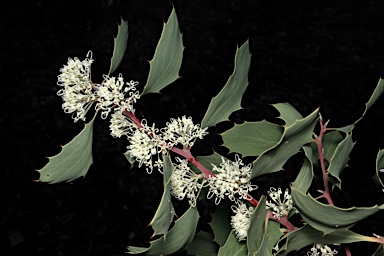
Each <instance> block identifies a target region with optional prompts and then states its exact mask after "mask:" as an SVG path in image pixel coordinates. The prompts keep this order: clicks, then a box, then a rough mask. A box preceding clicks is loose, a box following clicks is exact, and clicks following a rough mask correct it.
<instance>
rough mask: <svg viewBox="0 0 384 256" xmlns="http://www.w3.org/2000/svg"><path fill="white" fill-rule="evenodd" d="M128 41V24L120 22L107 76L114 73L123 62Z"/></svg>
mask: <svg viewBox="0 0 384 256" xmlns="http://www.w3.org/2000/svg"><path fill="white" fill-rule="evenodd" d="M127 41H128V23H127V22H126V21H124V20H121V24H120V25H119V26H118V32H117V36H116V38H115V40H114V43H115V44H114V48H113V55H112V58H111V65H110V67H109V72H108V75H110V74H111V73H112V72H114V71H115V70H116V69H117V68H118V66H119V65H120V63H121V61H122V60H123V57H124V54H125V50H126V48H127Z"/></svg>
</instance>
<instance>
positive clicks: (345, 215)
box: [291, 187, 384, 234]
mask: <svg viewBox="0 0 384 256" xmlns="http://www.w3.org/2000/svg"><path fill="white" fill-rule="evenodd" d="M291 193H292V201H293V205H294V206H295V207H296V208H297V209H298V210H299V213H300V215H301V217H302V218H303V219H304V221H305V222H306V223H307V224H309V225H311V226H313V227H314V228H318V229H319V231H322V232H323V233H324V234H329V233H332V232H335V231H339V230H346V229H348V228H350V227H351V226H352V225H354V224H355V223H356V222H358V221H360V220H362V219H364V218H366V217H368V216H370V215H372V214H374V213H376V212H378V211H380V210H382V209H383V207H384V206H377V205H376V206H373V207H351V208H347V209H343V208H339V207H336V206H333V205H327V204H323V203H320V202H318V201H316V200H315V199H314V198H313V197H312V196H310V195H306V194H304V193H303V192H301V191H299V190H297V189H296V188H294V187H292V188H291Z"/></svg>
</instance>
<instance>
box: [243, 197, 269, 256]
mask: <svg viewBox="0 0 384 256" xmlns="http://www.w3.org/2000/svg"><path fill="white" fill-rule="evenodd" d="M265 203H266V201H265V196H262V197H261V198H260V200H259V204H258V205H257V207H256V209H255V211H254V212H253V213H252V214H251V216H250V218H249V221H250V225H249V229H248V235H247V249H248V256H250V255H253V254H254V253H255V252H256V251H258V250H259V248H260V246H261V243H262V241H263V238H264V225H265V216H266V212H267V210H266V208H265Z"/></svg>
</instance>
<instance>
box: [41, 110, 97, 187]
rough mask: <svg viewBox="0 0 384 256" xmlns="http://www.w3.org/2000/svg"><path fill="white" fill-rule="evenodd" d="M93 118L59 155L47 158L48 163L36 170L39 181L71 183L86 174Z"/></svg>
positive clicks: (89, 156) (90, 157) (90, 155)
mask: <svg viewBox="0 0 384 256" xmlns="http://www.w3.org/2000/svg"><path fill="white" fill-rule="evenodd" d="M95 117H96V114H95V116H94V117H93V119H92V120H91V121H90V122H89V123H87V124H85V127H84V129H83V130H82V131H81V132H80V133H79V134H78V135H76V137H74V138H73V139H72V140H71V141H70V142H69V143H68V144H66V145H64V146H62V150H61V152H60V153H59V154H57V155H55V156H52V157H48V159H49V162H48V163H47V164H46V165H45V166H44V167H43V168H42V169H41V170H38V172H40V178H39V181H41V182H48V183H50V184H54V183H59V182H63V181H66V182H71V181H73V180H75V179H77V178H79V177H82V176H83V177H84V176H85V175H86V174H87V172H88V170H89V167H90V166H91V164H92V163H93V159H92V134H93V122H94V121H95Z"/></svg>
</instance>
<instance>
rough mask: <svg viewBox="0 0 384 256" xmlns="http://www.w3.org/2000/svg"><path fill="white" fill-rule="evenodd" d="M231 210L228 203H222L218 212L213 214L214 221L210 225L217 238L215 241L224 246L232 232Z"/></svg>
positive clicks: (217, 209)
mask: <svg viewBox="0 0 384 256" xmlns="http://www.w3.org/2000/svg"><path fill="white" fill-rule="evenodd" d="M231 212H232V211H231V210H230V207H229V205H228V203H225V202H224V203H222V204H220V205H219V206H217V208H216V211H215V212H214V213H213V214H212V221H211V223H209V225H210V226H211V228H212V231H213V234H214V236H215V239H214V241H215V242H216V243H218V244H219V245H220V246H223V245H224V244H225V242H226V240H227V238H228V235H229V233H230V232H231V229H232V228H231V226H230V225H229V223H230V222H231Z"/></svg>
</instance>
